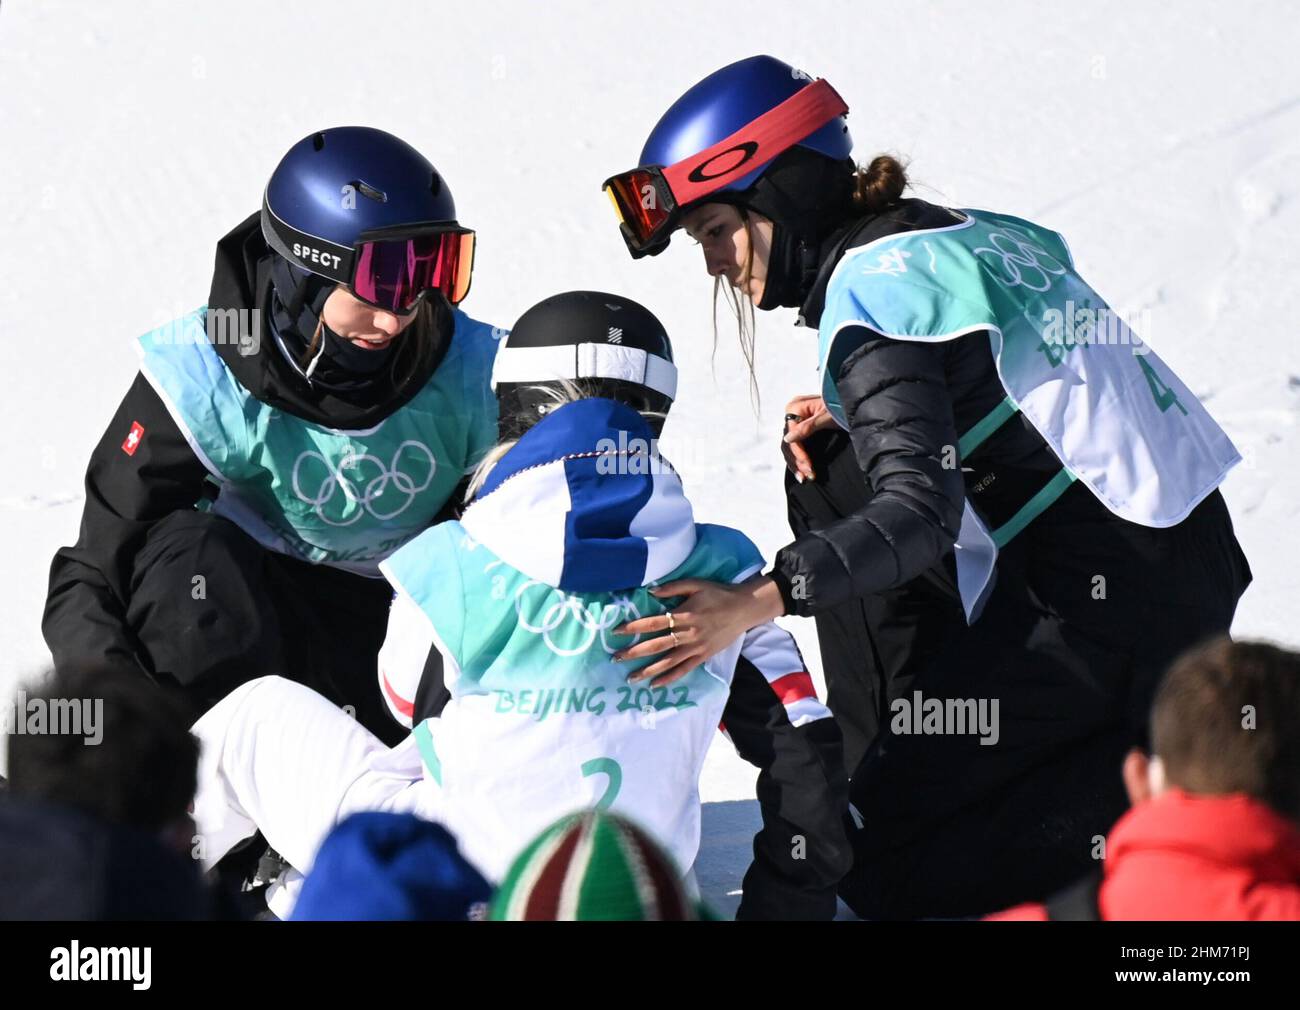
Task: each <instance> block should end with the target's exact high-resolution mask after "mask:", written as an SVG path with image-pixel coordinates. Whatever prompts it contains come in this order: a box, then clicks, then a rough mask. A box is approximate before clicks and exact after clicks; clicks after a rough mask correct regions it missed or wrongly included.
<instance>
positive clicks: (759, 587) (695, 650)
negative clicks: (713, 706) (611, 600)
mask: <svg viewBox="0 0 1300 1010" xmlns="http://www.w3.org/2000/svg"><path fill="white" fill-rule="evenodd" d="M650 592H651V593H652V594H653V595H655V596H657V597H661V598H662V597H665V596H685V597H686V600H685V602H683V603H682V604H680V605H679V606H678V607H677V609H675V610H672V611H670V612H669V613H668V614H655V615H653V616H651V617H640V618H637V619H636V620H635V621H628V622H627V623H626V624H624V625H622V626H621V627H618V628H615V629H614V633H615V634H617V635H654V637H653V638H647V639H645V640H644V641H641V642H637V643H636V644H635V645H632V646H629V647H628V648H626V649H623V650H621V651H620V652H617V653H615V654H614V658H615V659H616V660H619V661H626V660H637V659H646V658H647V657H650V656H660V657H661V658H659V659H658V660H657V661H656V662H653V663H650V664H649V665H647V666H645V667H643V668H642V669H640V670H637V671H636V672H635V673H633V674H632V675H631V676H629V677H628V678H627V680H628V683H629V684H639V683H641V682H642V681H645V680H650V678H654V679H653V680H650V686H651V687H665V686H667V685H668V684H671V683H673V682H674V681H677V680H680V679H681V678H682V677H685V676H686V675H687V674H688V673H690V672H691V671H692V670H693V669H695V668H696V667H697V666H699V665H700V664H701V663H703V662H705V661H706V660H708V659H711V658H712V657H713V656H716V655H717V654H718V653H719V652H721V651H722V650H723V649H725V648H726V647H727V646H729V645H730V644H731V643H732V642H734V641H735V640H736V639H737V638H738V637H739V636H741V635H743V634H744V633H745V632H746V631H748V630H749V629H750V628H753V627H757V626H758V625H760V624H762V623H763V622H764V621H769V620H771V619H772V618H774V617H779V616H780V615H781V614H782V613H784V611H785V606H784V603H783V601H782V600H781V593H780V591H779V590H778V589H777V587H776V583H775V582H773V581H772V580H771V579H770V578H769V577H767V576H764V575H756V576H754V577H753V578H751V579H747V580H746V581H744V582H742V583H739V584H731V583H726V582H710V581H708V580H707V579H678V580H677V581H676V582H666V583H664V584H663V585H662V586H658V587H656V588H654V589H652V590H650Z"/></svg>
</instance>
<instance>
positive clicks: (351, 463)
mask: <svg viewBox="0 0 1300 1010" xmlns="http://www.w3.org/2000/svg"><path fill="white" fill-rule="evenodd" d="M404 454H405V455H406V457H407V462H414V463H415V466H414V467H413V468H412V471H413V472H414V474H415V475H416V476H412V473H411V472H408V471H406V470H403V469H402V468H401V464H402V462H403V455H404ZM412 456H413V457H414V460H413V461H412V460H411V459H410V457H412ZM312 460H317V461H319V462H320V464H321V465H323V467H324V476H323V477H322V478H321V480H320V483H319V485H318V486H317V488H316V491H315V493H314V494H308V493H307V492H306V491H305V490H304V488H303V479H302V478H303V468H304V466H305V465H306V464H309V463H310V462H311V461H312ZM313 469H315V470H316V471H317V472H318V473H319V472H320V468H319V467H313ZM345 470H347V471H350V472H351V473H352V476H351V477H349V476H347V475H345V474H344V471H345ZM437 470H438V461H437V460H436V459H434V456H433V453H432V452H431V451H430V450H429V447H428V446H427V445H425V444H424V443H423V442H417V441H415V440H414V439H407V440H406V441H404V442H402V443H401V445H399V446H398V447H397V449H396V450H394V452H393V458H392V460H391V461H390V462H389V464H388V465H387V466H385V465H384V462H383V460H381V459H379V458H378V457H377V456H372V455H371V454H370V453H368V452H349V453H347V455H345V456H344V457H343V458H342V459H341V460H339V464H338V466H337V467H335V466H333V465H332V464H331V463H330V461H329V460H328V459H326V458H325V456H324V455H322V454H321V453H319V452H315V451H314V450H311V449H308V450H307V451H306V452H304V453H302V454H301V455H299V457H298V459H297V460H296V461H295V462H294V464H293V480H292V483H293V493H294V494H295V495H296V496H297V497H298V499H299V500H300V501H304V502H306V503H307V504H308V505H310V506H312V509H313V510H314V511H315V513H316V515H317V516H319V517H320V519H321V521H322V522H324V523H326V524H328V525H330V526H339V527H342V526H351V525H352V524H353V523H355V522H357V521H358V520H359V519H360V518H361V517H362V516H363V515H365V514H366V513H369V514H370V515H371V516H373V517H374V518H375V519H378V520H380V521H387V520H390V519H396V518H397V517H398V516H399V515H401V514H402V513H403V512H405V511H406V510H407V509H409V508H410V507H411V506H412V505H413V504H414V503H415V500H416V498H417V497H418V495H419V493H420V492H421V491H424V490H425V489H426V488H428V486H429V485H430V484H432V483H433V475H434V474H435V473H436V472H437ZM421 471H424V472H423V476H420V474H421ZM390 487H391V488H392V490H394V491H396V492H397V507H396V508H392V507H391V501H390V502H389V504H388V505H387V506H385V507H381V505H380V504H379V502H380V499H381V498H383V497H384V496H385V495H386V494H387V493H388V491H389V489H390ZM336 491H342V492H343V505H342V507H341V508H340V509H334V510H332V511H336V512H341V513H342V515H341V517H340V518H339V519H332V518H330V516H328V515H326V514H325V510H326V508H327V507H328V506H329V504H330V502H332V501H333V500H334V493H335V492H336ZM392 497H393V496H392V495H389V498H390V499H391V498H392ZM357 506H360V508H358V507H357Z"/></svg>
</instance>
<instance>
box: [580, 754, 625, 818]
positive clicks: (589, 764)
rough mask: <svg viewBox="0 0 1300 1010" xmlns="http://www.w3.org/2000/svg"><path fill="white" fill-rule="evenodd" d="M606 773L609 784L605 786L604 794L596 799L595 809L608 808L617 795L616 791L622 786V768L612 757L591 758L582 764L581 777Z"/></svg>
mask: <svg viewBox="0 0 1300 1010" xmlns="http://www.w3.org/2000/svg"><path fill="white" fill-rule="evenodd" d="M601 774H604V775H608V776H609V784H608V785H607V786H606V787H605V795H604V796H602V797H601V798H600V799H598V800H597V801H596V809H597V810H608V809H609V808H610V805H611V804H612V803H613V802H614V798H615V797H616V796H618V791H619V789H620V788H622V786H623V769H622V768H621V767H620V766H619V763H618V762H617V761H615V760H614V759H613V758H592V759H591V760H590V761H584V762H583V764H582V777H583V778H584V779H585V778H587V777H588V776H591V775H601Z"/></svg>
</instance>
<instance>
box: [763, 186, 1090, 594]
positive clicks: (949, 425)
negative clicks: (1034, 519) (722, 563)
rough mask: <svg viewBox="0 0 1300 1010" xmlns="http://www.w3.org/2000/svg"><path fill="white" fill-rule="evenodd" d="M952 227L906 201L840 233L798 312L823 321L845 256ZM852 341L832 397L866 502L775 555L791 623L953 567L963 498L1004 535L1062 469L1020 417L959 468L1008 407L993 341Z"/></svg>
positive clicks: (980, 335) (941, 215) (928, 207)
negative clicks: (986, 420)
mask: <svg viewBox="0 0 1300 1010" xmlns="http://www.w3.org/2000/svg"><path fill="white" fill-rule="evenodd" d="M957 220H960V218H959V217H958V216H957V215H956V214H955V213H954V212H953V211H951V210H948V209H947V208H944V207H938V206H935V205H933V204H929V203H926V202H925V201H923V200H902V201H900V202H899V203H898V204H897V205H895V206H893V207H891V208H889V209H887V210H885V211H883V212H881V213H879V214H875V215H872V216H869V217H866V218H864V219H861V220H859V221H855V222H853V223H852V224H850V225H848V226H846V227H845V228H844V229H841V232H840V233H839V234H838V235H836V236H832V237H831V239H829V240H828V242H827V244H826V249H825V254H824V258H823V262H822V267H821V270H820V272H819V274H818V276H817V280H816V282H815V284H814V286H813V288H812V290H811V293H810V294H809V296H808V298H807V299H806V300H805V302H804V304H803V307H802V310H801V316H802V318H803V320H804V322H805V323H806V324H807V325H808V326H816V325H817V324H818V322H819V321H820V318H821V312H822V307H823V305H824V300H825V293H826V285H827V283H828V281H829V280H830V276H831V272H832V271H833V270H834V268H835V266H836V265H837V264H838V263H839V261H840V258H841V257H842V256H843V255H844V253H845V251H846V250H848V249H852V248H856V247H858V246H862V245H865V244H867V243H868V242H872V241H875V240H876V239H879V238H882V237H884V236H887V235H892V234H895V233H898V232H903V231H914V230H917V229H922V228H936V227H943V226H945V225H950V224H952V223H954V222H955V221H957ZM853 329H857V328H850V331H849V332H848V336H849V338H850V339H851V338H853V337H857V338H858V339H860V340H861V344H860V346H858V347H857V349H856V350H854V351H853V352H852V353H851V354H849V355H848V357H847V358H845V360H844V363H843V365H842V366H841V368H840V371H839V374H838V375H837V376H836V386H837V388H838V390H839V394H840V400H841V402H842V403H843V405H844V412H845V416H846V417H847V418H848V421H849V425H850V430H849V435H850V438H851V439H852V442H853V449H854V454H855V455H856V457H857V460H858V464H859V466H860V467H861V468H862V474H863V479H864V480H865V481H866V482H867V485H868V488H869V489H870V491H871V497H870V500H869V501H868V502H867V504H866V505H865V506H864V507H863V508H861V509H860V510H858V511H857V512H856V513H854V514H853V515H851V516H848V517H847V518H845V519H843V520H841V521H839V522H837V523H834V524H832V525H830V526H828V527H825V528H823V529H819V530H815V531H813V532H810V533H808V534H805V535H804V536H802V537H800V538H799V539H798V540H796V541H795V542H794V543H792V544H790V545H788V546H786V547H785V548H783V549H782V550H781V551H779V552H778V553H777V556H776V558H775V561H774V566H773V569H772V571H771V573H770V574H771V575H772V577H773V579H774V581H775V582H776V583H777V586H778V587H779V589H780V590H781V595H782V597H783V598H784V600H785V607H786V613H788V614H799V615H803V616H809V615H814V614H817V613H820V612H824V611H826V610H829V609H830V608H833V607H835V606H838V605H839V604H842V603H844V602H845V601H847V600H849V599H852V598H854V597H859V596H865V595H868V594H871V593H878V592H881V591H884V590H888V589H892V588H895V587H898V586H902V585H905V584H907V583H909V582H911V581H912V580H913V579H916V578H917V577H918V576H921V575H922V574H923V573H926V572H927V571H931V570H933V569H935V568H936V567H938V568H940V569H943V568H944V567H945V566H950V564H951V561H950V558H951V552H952V546H953V544H954V543H955V542H956V539H957V534H958V530H959V529H960V526H961V515H962V510H963V503H964V498H965V496H966V495H967V494H970V496H971V498H972V500H973V501H974V502H975V504H976V506H977V507H978V508H979V511H980V513H981V516H982V517H983V518H984V519H985V521H986V522H987V523H988V524H989V525H990V526H997V525H1000V524H1001V522H1003V521H1005V520H1006V519H1008V518H1010V516H1011V515H1013V514H1014V513H1015V512H1016V511H1017V510H1018V509H1019V508H1020V506H1022V505H1023V504H1024V503H1025V502H1026V501H1028V499H1029V498H1030V497H1031V496H1032V495H1033V494H1034V493H1035V492H1036V491H1037V490H1039V489H1040V488H1041V487H1042V486H1043V485H1044V484H1045V483H1046V482H1047V481H1048V480H1049V479H1050V478H1051V477H1052V476H1053V475H1054V474H1055V473H1056V472H1057V471H1058V470H1059V469H1060V463H1059V461H1057V459H1056V457H1055V456H1054V454H1053V453H1052V452H1051V450H1050V449H1049V448H1048V447H1047V445H1046V443H1045V442H1044V441H1043V439H1042V436H1040V435H1039V434H1038V433H1037V431H1035V430H1034V428H1033V427H1032V425H1030V424H1029V422H1028V421H1026V420H1024V418H1023V417H1022V416H1021V415H1019V414H1017V415H1015V416H1014V417H1013V418H1012V419H1011V420H1010V421H1008V422H1007V423H1006V424H1004V425H1003V426H1002V427H1001V428H1000V429H998V430H997V432H995V433H994V435H993V436H992V437H990V438H989V439H988V441H986V442H985V443H984V444H983V445H981V446H980V447H979V448H978V449H977V450H976V451H975V452H974V453H972V455H971V458H969V459H960V457H959V456H958V454H957V448H956V447H957V442H958V438H959V437H960V436H961V435H962V434H963V433H964V432H966V431H968V430H969V429H970V428H971V427H973V426H974V425H975V424H976V423H977V422H978V421H979V420H981V419H982V418H983V417H984V416H985V415H986V414H988V412H989V411H990V410H992V409H993V408H994V407H995V406H996V405H997V404H998V403H999V402H1000V401H1001V400H1002V399H1003V398H1004V397H1005V396H1006V391H1005V390H1004V389H1003V387H1002V382H1001V380H1000V379H999V378H998V375H997V371H996V368H995V365H994V360H993V353H992V350H991V348H990V346H989V339H988V332H987V331H980V332H977V333H971V334H967V335H965V336H962V337H958V338H957V339H955V340H950V341H947V342H944V343H935V344H929V343H920V342H916V341H905V340H894V339H890V338H887V337H884V336H882V335H880V334H879V333H876V332H874V331H873V330H871V329H869V328H868V327H866V326H865V325H864V326H862V327H861V328H860V329H861V332H860V333H856V334H855V333H852V332H851V331H852V330H853ZM945 463H949V464H952V463H955V464H956V465H949V466H945ZM817 477H818V479H820V478H821V475H820V474H819V475H817ZM1098 507H1101V506H1100V503H1098ZM940 577H941V578H942V572H940ZM947 581H948V582H949V584H951V582H952V579H951V577H950V576H949V577H948V580H947Z"/></svg>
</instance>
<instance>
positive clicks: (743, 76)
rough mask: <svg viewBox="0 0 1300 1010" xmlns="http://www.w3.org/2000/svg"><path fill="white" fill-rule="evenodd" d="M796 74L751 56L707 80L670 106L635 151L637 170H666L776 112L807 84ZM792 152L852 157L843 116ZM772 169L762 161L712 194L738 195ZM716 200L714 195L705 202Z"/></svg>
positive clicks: (807, 80) (800, 73) (779, 63)
mask: <svg viewBox="0 0 1300 1010" xmlns="http://www.w3.org/2000/svg"><path fill="white" fill-rule="evenodd" d="M812 80H813V78H812V77H810V76H809V75H808V74H805V73H804V72H803V71H802V70H796V69H795V68H794V67H792V66H790V64H788V63H783V62H782V61H781V60H778V59H776V58H775V57H773V56H751V57H749V58H748V59H744V60H740V61H738V62H736V63H732V64H730V65H729V66H725V67H723V68H722V69H721V70H716V71H714V72H713V73H711V74H709V76H708V77H706V78H704V80H702V81H700V82H699V83H698V84H696V85H695V86H694V87H693V88H691V89H690V90H689V91H687V92H686V94H684V95H682V97H681V98H679V99H677V101H675V102H673V104H672V105H671V106H670V107H669V109H668V111H667V112H665V113H664V114H663V116H662V117H661V118H660V120H659V122H658V123H656V124H655V128H654V129H653V130H651V131H650V138H649V139H648V140H647V141H646V142H645V147H644V148H642V150H641V161H640V164H642V165H672V164H675V163H676V162H679V161H682V160H683V159H685V158H689V157H690V156H691V155H693V154H697V153H699V152H700V151H704V150H707V149H708V148H709V147H712V146H713V145H714V144H716V143H718V142H719V141H721V140H724V139H725V138H727V137H729V136H731V135H732V134H733V133H735V132H736V131H737V130H739V129H740V128H741V127H743V126H745V125H746V124H748V123H751V122H753V121H754V120H755V119H757V118H758V117H759V116H761V115H763V114H764V113H765V112H769V111H770V110H772V109H774V108H776V107H777V106H778V105H780V104H781V103H782V102H784V101H785V100H786V99H787V98H789V97H791V96H792V95H793V94H794V93H795V92H797V91H800V90H801V89H803V88H804V87H805V86H807V85H808V84H810V83H811V82H812ZM795 146H796V147H804V148H807V149H809V150H812V151H816V152H817V153H818V154H822V155H825V156H826V157H828V158H830V159H832V160H835V161H840V160H843V159H845V158H848V157H849V156H850V155H851V153H852V151H853V138H852V137H851V136H850V135H849V127H848V124H847V123H846V121H845V117H844V116H838V117H836V118H835V119H832V120H831V121H830V122H829V123H827V124H826V125H825V126H822V127H821V128H820V129H818V130H816V131H814V132H813V133H811V134H809V135H808V136H807V137H806V138H804V139H803V140H801V141H800V142H799V143H798V144H797V145H795ZM771 164H772V161H766V162H763V163H762V164H760V165H758V166H756V167H755V168H754V170H753V171H752V172H750V173H748V174H747V175H743V176H741V177H740V178H738V179H735V180H733V181H732V182H731V183H729V184H728V185H726V186H723V187H722V188H721V189H720V190H719V191H718V192H719V193H725V192H735V193H739V192H743V191H744V190H746V189H748V188H749V187H750V186H752V185H753V184H754V183H755V182H756V181H757V180H758V178H759V176H761V175H762V174H763V172H764V171H765V170H766V169H767V168H768V167H769V166H770V165H771ZM709 199H711V200H717V199H718V195H717V194H714V195H712V196H710V197H709Z"/></svg>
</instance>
